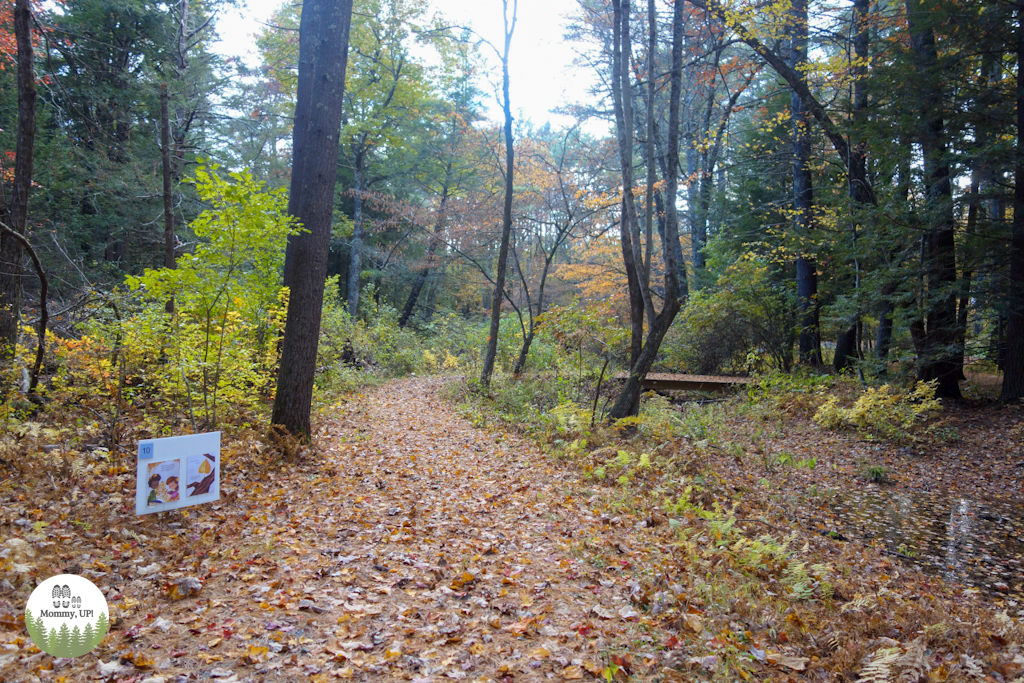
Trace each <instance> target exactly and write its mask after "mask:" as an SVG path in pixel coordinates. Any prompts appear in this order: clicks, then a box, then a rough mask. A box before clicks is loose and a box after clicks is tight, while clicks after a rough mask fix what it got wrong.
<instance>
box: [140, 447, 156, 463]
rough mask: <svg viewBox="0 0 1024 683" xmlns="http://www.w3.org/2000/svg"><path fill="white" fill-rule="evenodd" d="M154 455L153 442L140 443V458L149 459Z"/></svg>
mask: <svg viewBox="0 0 1024 683" xmlns="http://www.w3.org/2000/svg"><path fill="white" fill-rule="evenodd" d="M152 457H153V444H151V443H140V444H139V460H147V459H149V458H152Z"/></svg>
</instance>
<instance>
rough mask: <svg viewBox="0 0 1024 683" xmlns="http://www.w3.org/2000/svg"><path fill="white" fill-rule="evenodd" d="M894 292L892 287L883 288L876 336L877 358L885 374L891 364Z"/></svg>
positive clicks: (881, 370) (882, 372)
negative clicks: (890, 346) (890, 350)
mask: <svg viewBox="0 0 1024 683" xmlns="http://www.w3.org/2000/svg"><path fill="white" fill-rule="evenodd" d="M892 294H893V291H892V289H891V288H885V287H883V289H882V300H881V303H880V304H879V309H878V334H877V335H876V337H875V358H876V359H878V361H879V362H880V363H881V364H882V367H881V369H880V372H881V374H882V375H885V374H886V373H887V372H888V365H889V345H890V343H891V342H892V313H893V305H892Z"/></svg>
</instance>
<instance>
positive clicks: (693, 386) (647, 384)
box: [615, 372, 757, 393]
mask: <svg viewBox="0 0 1024 683" xmlns="http://www.w3.org/2000/svg"><path fill="white" fill-rule="evenodd" d="M615 379H617V380H620V381H622V382H625V381H626V380H627V379H629V375H627V374H626V373H624V372H620V373H619V374H617V375H615ZM756 383H757V380H756V379H755V378H753V377H721V376H719V375H671V374H666V373H653V372H652V373H650V374H649V375H647V377H645V378H644V379H643V381H642V382H641V383H640V386H642V387H643V388H644V389H651V390H654V391H720V392H722V393H725V392H726V391H727V390H728V389H729V387H731V386H736V385H741V384H756Z"/></svg>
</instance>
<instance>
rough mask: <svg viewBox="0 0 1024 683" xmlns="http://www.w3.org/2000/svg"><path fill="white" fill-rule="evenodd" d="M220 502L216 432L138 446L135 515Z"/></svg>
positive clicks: (217, 439)
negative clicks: (215, 501)
mask: <svg viewBox="0 0 1024 683" xmlns="http://www.w3.org/2000/svg"><path fill="white" fill-rule="evenodd" d="M219 499H220V432H208V433H206V434H191V435H189V436H172V437H169V438H166V439H149V440H148V441H140V442H139V469H138V472H137V474H136V481H135V514H137V515H147V514H149V513H151V512H162V511H164V510H176V509H177V508H183V507H188V506H189V505H199V504H200V503H209V502H211V501H214V500H219Z"/></svg>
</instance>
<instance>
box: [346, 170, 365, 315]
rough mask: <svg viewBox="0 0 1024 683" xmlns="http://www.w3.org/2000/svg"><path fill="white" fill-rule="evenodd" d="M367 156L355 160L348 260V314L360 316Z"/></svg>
mask: <svg viewBox="0 0 1024 683" xmlns="http://www.w3.org/2000/svg"><path fill="white" fill-rule="evenodd" d="M365 160H366V155H365V153H364V152H363V151H362V150H360V151H359V152H357V153H356V159H355V183H354V185H355V192H354V198H353V209H352V242H351V247H350V250H349V259H348V314H349V316H350V317H351V318H352V319H353V320H355V319H356V316H357V315H359V281H360V275H361V274H362V268H363V192H364V191H365V190H366V188H365V187H364V185H365V184H366V169H365V168H363V165H364V164H365Z"/></svg>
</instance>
